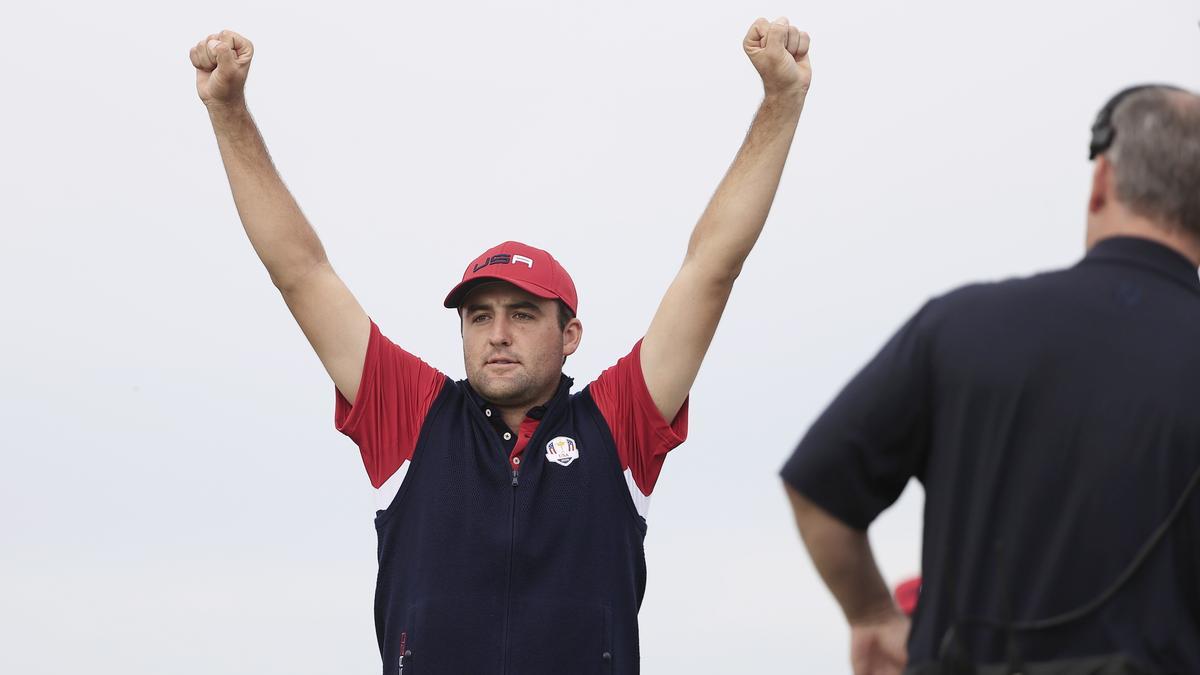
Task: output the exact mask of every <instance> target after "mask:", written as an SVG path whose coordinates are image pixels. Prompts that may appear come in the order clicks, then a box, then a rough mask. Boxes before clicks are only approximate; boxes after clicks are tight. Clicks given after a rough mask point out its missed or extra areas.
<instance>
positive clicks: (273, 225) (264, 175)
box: [191, 31, 371, 403]
mask: <svg viewBox="0 0 1200 675" xmlns="http://www.w3.org/2000/svg"><path fill="white" fill-rule="evenodd" d="M253 55H254V47H253V45H252V44H251V43H250V41H249V40H247V39H246V38H244V37H242V36H240V35H238V34H236V33H233V32H232V31H222V32H221V33H218V34H214V35H209V36H208V37H207V38H205V39H204V40H201V41H200V43H199V44H197V45H196V46H195V47H193V48H192V51H191V59H192V65H193V66H195V68H196V90H197V92H198V93H199V95H200V99H201V100H202V101H203V102H204V104H205V106H206V107H207V108H208V113H209V118H210V119H211V121H212V125H213V131H214V132H215V133H216V137H217V145H218V147H219V148H220V151H221V159H222V161H223V162H224V164H225V172H226V174H227V175H228V177H229V185H230V188H232V190H233V200H234V203H235V204H236V206H237V210H238V215H239V216H240V217H241V220H242V225H243V227H244V228H245V230H246V235H247V236H248V237H249V238H250V243H251V244H252V245H253V246H254V251H255V252H256V253H257V254H258V257H259V259H260V260H262V262H263V265H265V266H266V268H267V272H268V273H269V274H270V275H271V281H272V282H273V283H274V284H275V287H276V288H278V289H279V292H280V293H281V294H282V295H283V299H284V301H285V302H286V303H287V306H288V309H290V310H291V312H292V316H294V317H295V319H296V322H297V323H299V324H300V329H301V330H302V331H304V335H305V337H307V338H308V341H309V343H310V344H312V347H313V349H314V350H315V351H316V352H317V357H318V358H320V359H321V363H322V364H323V365H324V366H325V370H326V371H327V372H328V373H329V376H330V377H331V378H332V379H333V382H334V384H335V385H336V386H337V388H338V391H340V392H341V393H342V396H344V397H345V398H346V399H347V401H348V402H350V403H353V402H354V400H355V397H356V395H357V394H358V387H359V384H360V382H359V379H360V377H361V376H362V368H363V360H364V359H365V358H366V353H367V341H368V339H369V337H370V333H371V322H370V319H369V318H368V317H367V314H366V312H365V311H363V308H362V307H361V306H360V305H359V304H358V301H357V300H356V299H355V298H354V295H353V294H351V293H350V290H349V289H348V288H347V287H346V285H345V284H344V283H343V282H342V280H341V279H340V278H339V277H338V276H337V274H336V273H335V272H334V271H333V267H332V266H331V265H330V264H329V259H328V258H327V257H326V255H325V249H324V247H323V246H322V245H321V241H320V239H319V238H318V237H317V233H316V232H315V231H314V230H313V228H312V226H311V225H310V224H309V222H308V220H307V219H306V218H305V217H304V214H303V213H302V212H301V211H300V207H299V205H298V204H296V200H295V199H293V198H292V195H291V193H290V192H288V189H287V186H285V185H284V184H283V180H282V179H281V178H280V177H279V173H278V172H277V171H276V170H275V166H274V164H273V163H272V162H271V156H270V154H269V153H268V152H267V147H266V144H265V143H264V142H263V139H262V136H261V135H260V134H259V132H258V127H257V126H256V125H255V123H254V119H253V118H252V117H251V116H250V112H249V109H248V108H247V107H246V100H245V96H244V88H245V83H246V76H247V74H248V72H249V69H250V61H251V59H252V58H253Z"/></svg>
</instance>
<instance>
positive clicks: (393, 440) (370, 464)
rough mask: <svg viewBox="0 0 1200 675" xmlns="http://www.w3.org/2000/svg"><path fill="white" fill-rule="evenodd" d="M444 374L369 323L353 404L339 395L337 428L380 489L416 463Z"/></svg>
mask: <svg viewBox="0 0 1200 675" xmlns="http://www.w3.org/2000/svg"><path fill="white" fill-rule="evenodd" d="M446 381H447V380H446V376H445V375H443V374H442V373H441V372H439V371H438V370H437V369H435V368H433V367H431V366H429V365H428V364H426V363H425V362H424V361H422V360H421V359H418V358H417V357H415V356H413V355H412V354H409V353H408V352H406V351H404V350H403V349H401V348H400V347H397V346H396V345H395V344H393V343H392V341H391V340H388V339H387V338H386V337H384V336H383V334H382V333H380V332H379V327H378V326H376V325H375V322H374V321H372V322H371V337H370V339H369V341H368V343H367V356H366V359H364V361H363V371H362V378H361V379H360V381H359V385H358V395H357V396H355V400H354V404H353V405H351V404H350V402H349V401H347V400H346V398H345V397H344V396H342V394H341V392H337V390H336V389H335V390H334V391H335V393H336V396H337V400H336V403H335V409H334V417H333V419H334V426H336V427H337V430H338V431H340V432H342V433H343V434H346V435H347V436H349V437H350V438H351V440H353V441H354V442H355V443H356V444H357V445H358V449H359V452H360V453H361V454H362V459H363V465H364V466H365V467H366V469H367V475H368V476H369V477H370V479H371V485H372V486H374V487H376V488H378V487H380V486H381V485H383V483H384V482H385V481H387V480H388V478H390V477H391V476H392V474H394V473H396V471H397V470H398V469H399V468H400V467H401V466H402V465H403V464H404V462H406V461H408V460H410V459H412V454H413V449H414V448H415V447H416V444H417V437H418V436H419V435H420V433H421V425H422V424H423V423H424V421H425V416H426V415H427V414H428V413H429V409H430V408H431V407H432V406H433V402H434V400H435V399H436V398H437V395H438V394H439V393H440V392H441V390H442V387H443V386H444V385H445V384H446Z"/></svg>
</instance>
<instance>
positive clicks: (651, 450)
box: [588, 340, 690, 516]
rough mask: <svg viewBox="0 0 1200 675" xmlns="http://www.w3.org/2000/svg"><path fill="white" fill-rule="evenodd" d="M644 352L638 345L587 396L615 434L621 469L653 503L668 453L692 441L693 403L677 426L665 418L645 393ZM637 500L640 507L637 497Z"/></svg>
mask: <svg viewBox="0 0 1200 675" xmlns="http://www.w3.org/2000/svg"><path fill="white" fill-rule="evenodd" d="M641 352H642V341H641V340H638V342H637V344H635V345H634V346H633V351H631V352H629V354H628V355H627V356H625V357H624V358H622V359H620V360H619V361H617V363H616V365H614V366H612V367H611V368H609V369H607V370H605V371H604V372H603V373H601V374H600V377H598V378H596V381H595V382H593V383H592V384H591V385H589V387H588V391H590V392H591V395H592V400H594V401H595V402H596V407H597V408H599V409H600V414H601V415H603V417H604V421H605V422H606V423H607V424H608V428H609V429H610V430H611V431H612V435H613V440H615V441H616V444H617V456H618V458H619V459H620V462H621V469H622V470H623V471H625V472H626V477H627V479H628V480H631V481H632V482H633V484H634V485H636V487H637V489H638V491H640V493H641V495H642V496H644V497H649V495H650V493H651V492H652V491H653V490H654V484H655V482H656V481H657V480H658V475H659V473H660V472H661V471H662V465H663V462H664V461H665V460H666V456H667V453H668V452H669V451H670V450H671V449H673V448H675V447H677V446H678V445H679V444H680V443H683V442H684V440H686V439H687V417H688V401H686V400H685V401H684V402H683V405H682V406H680V408H679V412H678V413H676V414H675V419H674V420H671V421H669V422H668V421H667V420H666V419H664V418H663V416H662V413H660V412H659V411H658V406H656V405H655V404H654V399H653V398H651V396H650V390H649V389H647V388H646V379H645V377H644V376H643V375H642V356H641ZM689 400H690V399H689ZM634 498H635V502H636V501H637V495H634ZM640 506H641V505H639V511H641V508H640ZM642 515H643V516H644V515H645V514H644V513H643V514H642Z"/></svg>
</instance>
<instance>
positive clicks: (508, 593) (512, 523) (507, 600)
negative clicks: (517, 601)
mask: <svg viewBox="0 0 1200 675" xmlns="http://www.w3.org/2000/svg"><path fill="white" fill-rule="evenodd" d="M518 471H519V470H518V469H517V467H513V470H512V488H513V489H512V501H511V504H510V507H511V513H512V518H511V519H510V520H509V525H508V580H507V582H506V584H505V587H504V663H503V666H502V667H503V670H502V672H504V673H507V672H508V633H509V614H510V607H509V606H510V605H511V604H512V575H513V554H514V553H515V552H516V550H517V484H518V482H519V481H518V480H517V475H518Z"/></svg>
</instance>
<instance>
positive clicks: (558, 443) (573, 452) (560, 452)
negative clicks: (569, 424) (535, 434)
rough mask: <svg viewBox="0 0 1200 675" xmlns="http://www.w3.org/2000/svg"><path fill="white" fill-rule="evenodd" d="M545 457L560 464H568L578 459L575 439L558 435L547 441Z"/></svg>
mask: <svg viewBox="0 0 1200 675" xmlns="http://www.w3.org/2000/svg"><path fill="white" fill-rule="evenodd" d="M546 459H548V460H550V461H551V462H554V463H555V464H561V465H562V466H568V465H570V464H571V462H574V461H575V460H577V459H579V448H578V447H577V446H576V445H575V439H573V438H567V437H566V436H559V437H557V438H555V439H554V440H552V441H550V442H549V443H547V444H546Z"/></svg>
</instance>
